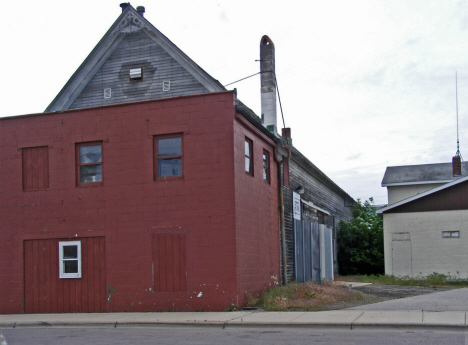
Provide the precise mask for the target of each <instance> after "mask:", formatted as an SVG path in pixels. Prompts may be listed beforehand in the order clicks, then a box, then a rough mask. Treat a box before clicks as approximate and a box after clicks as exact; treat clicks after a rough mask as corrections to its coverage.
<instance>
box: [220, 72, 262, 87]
mask: <svg viewBox="0 0 468 345" xmlns="http://www.w3.org/2000/svg"><path fill="white" fill-rule="evenodd" d="M267 72H269V71H267ZM260 73H266V72H258V73H255V74H252V75H249V76H248V77H245V78H242V79H239V80H236V81H233V82H232V83H229V84H226V85H224V86H229V85H232V84H235V83H238V82H240V81H242V80H245V79H249V78H251V77H254V76H256V75H257V74H260Z"/></svg>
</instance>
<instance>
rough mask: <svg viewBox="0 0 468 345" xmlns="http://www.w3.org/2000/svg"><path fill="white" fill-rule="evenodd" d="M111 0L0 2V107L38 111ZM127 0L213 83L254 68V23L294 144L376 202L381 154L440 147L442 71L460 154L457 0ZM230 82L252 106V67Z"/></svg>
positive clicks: (464, 33)
mask: <svg viewBox="0 0 468 345" xmlns="http://www.w3.org/2000/svg"><path fill="white" fill-rule="evenodd" d="M120 2H121V1H115V0H99V1H96V0H92V1H91V0H81V1H63V0H42V1H32V0H28V1H20V2H16V1H15V2H13V1H9V2H5V3H2V12H3V16H2V20H1V21H0V32H1V33H2V36H1V41H2V47H3V48H2V54H0V61H1V64H2V66H4V67H5V68H4V70H3V71H2V82H1V83H0V91H1V92H0V117H4V116H12V115H22V114H31V113H40V112H43V111H44V110H45V108H46V107H47V106H48V105H49V104H50V102H52V100H53V99H54V98H55V96H56V95H57V94H58V92H59V91H60V90H61V88H62V87H63V86H64V85H65V83H66V82H67V80H68V79H69V78H70V77H71V76H72V74H73V73H74V72H75V71H76V69H77V68H78V67H79V66H80V64H81V63H82V62H83V61H84V59H85V58H86V57H87V55H88V54H89V53H90V52H91V50H92V49H93V48H94V47H95V45H96V44H97V43H98V42H99V40H100V39H101V38H102V36H103V35H104V34H105V33H106V31H107V30H108V29H109V28H110V26H111V25H112V24H113V23H114V21H115V20H116V19H117V18H118V16H119V15H120V13H121V9H120V7H119V4H120ZM131 4H132V6H133V7H135V8H136V7H137V6H140V5H141V6H145V8H146V13H145V18H146V19H148V20H149V21H150V22H151V23H152V24H153V25H154V26H155V27H156V28H158V29H159V30H160V31H161V32H162V33H163V34H164V35H166V36H167V37H168V38H169V39H170V40H171V41H172V42H173V43H174V44H176V45H177V46H178V47H179V48H180V49H181V50H182V51H184V52H185V53H186V54H187V55H188V56H190V57H191V58H192V59H193V60H194V61H195V62H196V63H197V64H198V65H199V66H200V67H202V68H203V69H204V70H205V71H207V72H208V73H209V74H210V75H211V76H212V77H214V78H215V79H217V80H219V81H220V82H221V83H222V84H223V85H226V84H229V83H231V82H233V81H236V80H239V79H241V78H244V77H247V76H249V75H251V74H254V73H257V72H259V69H260V66H259V63H258V62H256V61H255V60H258V59H259V44H260V39H261V37H262V36H263V35H268V36H269V37H270V38H271V39H272V41H273V42H274V44H275V50H276V77H277V81H278V87H279V93H280V97H281V103H282V108H283V115H284V122H285V124H286V127H290V128H291V133H292V138H293V144H294V146H295V147H297V148H298V149H299V150H300V151H301V152H302V153H303V154H304V155H305V156H306V157H307V158H309V160H310V161H312V162H313V163H314V164H315V165H316V166H317V167H318V168H319V169H320V170H322V171H323V172H324V173H325V174H326V175H328V176H329V177H330V178H331V179H332V180H333V181H334V182H335V183H336V184H338V185H339V186H340V187H341V188H342V189H344V190H345V191H346V192H347V193H348V194H350V195H351V196H352V197H353V198H355V199H358V198H359V199H361V200H366V199H368V198H369V197H373V198H374V201H375V203H376V204H386V203H387V193H386V189H385V188H382V187H381V181H382V178H383V175H384V173H385V169H386V167H387V166H398V165H411V164H429V163H442V162H450V161H451V158H452V156H453V155H454V154H455V153H456V151H457V118H456V92H455V90H456V86H455V85H456V84H455V73H456V72H457V78H458V126H459V138H460V151H461V154H462V156H463V154H465V155H466V157H467V158H468V133H467V130H466V129H467V128H468V2H467V1H451V0H443V1H436V0H435V1H427V0H422V1H418V0H412V1H400V0H394V1H381V0H369V1H361V0H356V1H349V0H340V1H338V0H337V1H334V0H331V1H323V0H321V1H316V0H309V1H297V0H290V1H288V2H287V3H286V1H263V0H257V1H252V0H249V1H246V0H236V1H228V0H203V1H201V0H199V1H194V0H191V1H189V0H172V1H155V0H150V1H148V0H147V1H144V0H141V1H140V2H139V3H134V2H131ZM6 47H8V49H7V48H6ZM234 87H235V88H237V91H238V98H239V99H240V100H241V101H242V102H243V103H244V104H246V105H247V106H248V107H250V108H251V109H252V110H253V111H254V112H255V113H257V115H260V113H261V112H260V77H259V76H258V75H257V76H255V77H252V78H249V79H246V80H244V81H241V82H238V83H236V84H233V85H230V86H227V88H228V89H232V88H234ZM282 127H283V124H282V119H281V113H280V112H279V107H278V128H282Z"/></svg>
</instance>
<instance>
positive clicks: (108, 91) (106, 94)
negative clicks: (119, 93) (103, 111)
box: [104, 88, 112, 98]
mask: <svg viewBox="0 0 468 345" xmlns="http://www.w3.org/2000/svg"><path fill="white" fill-rule="evenodd" d="M111 97H112V89H110V88H109V89H104V98H111Z"/></svg>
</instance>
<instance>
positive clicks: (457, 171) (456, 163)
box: [452, 156, 462, 176]
mask: <svg viewBox="0 0 468 345" xmlns="http://www.w3.org/2000/svg"><path fill="white" fill-rule="evenodd" d="M452 172H453V176H461V174H462V173H461V157H460V156H453V158H452Z"/></svg>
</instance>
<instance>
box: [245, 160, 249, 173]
mask: <svg viewBox="0 0 468 345" xmlns="http://www.w3.org/2000/svg"><path fill="white" fill-rule="evenodd" d="M245 171H246V172H248V173H249V172H250V158H248V157H245Z"/></svg>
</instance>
